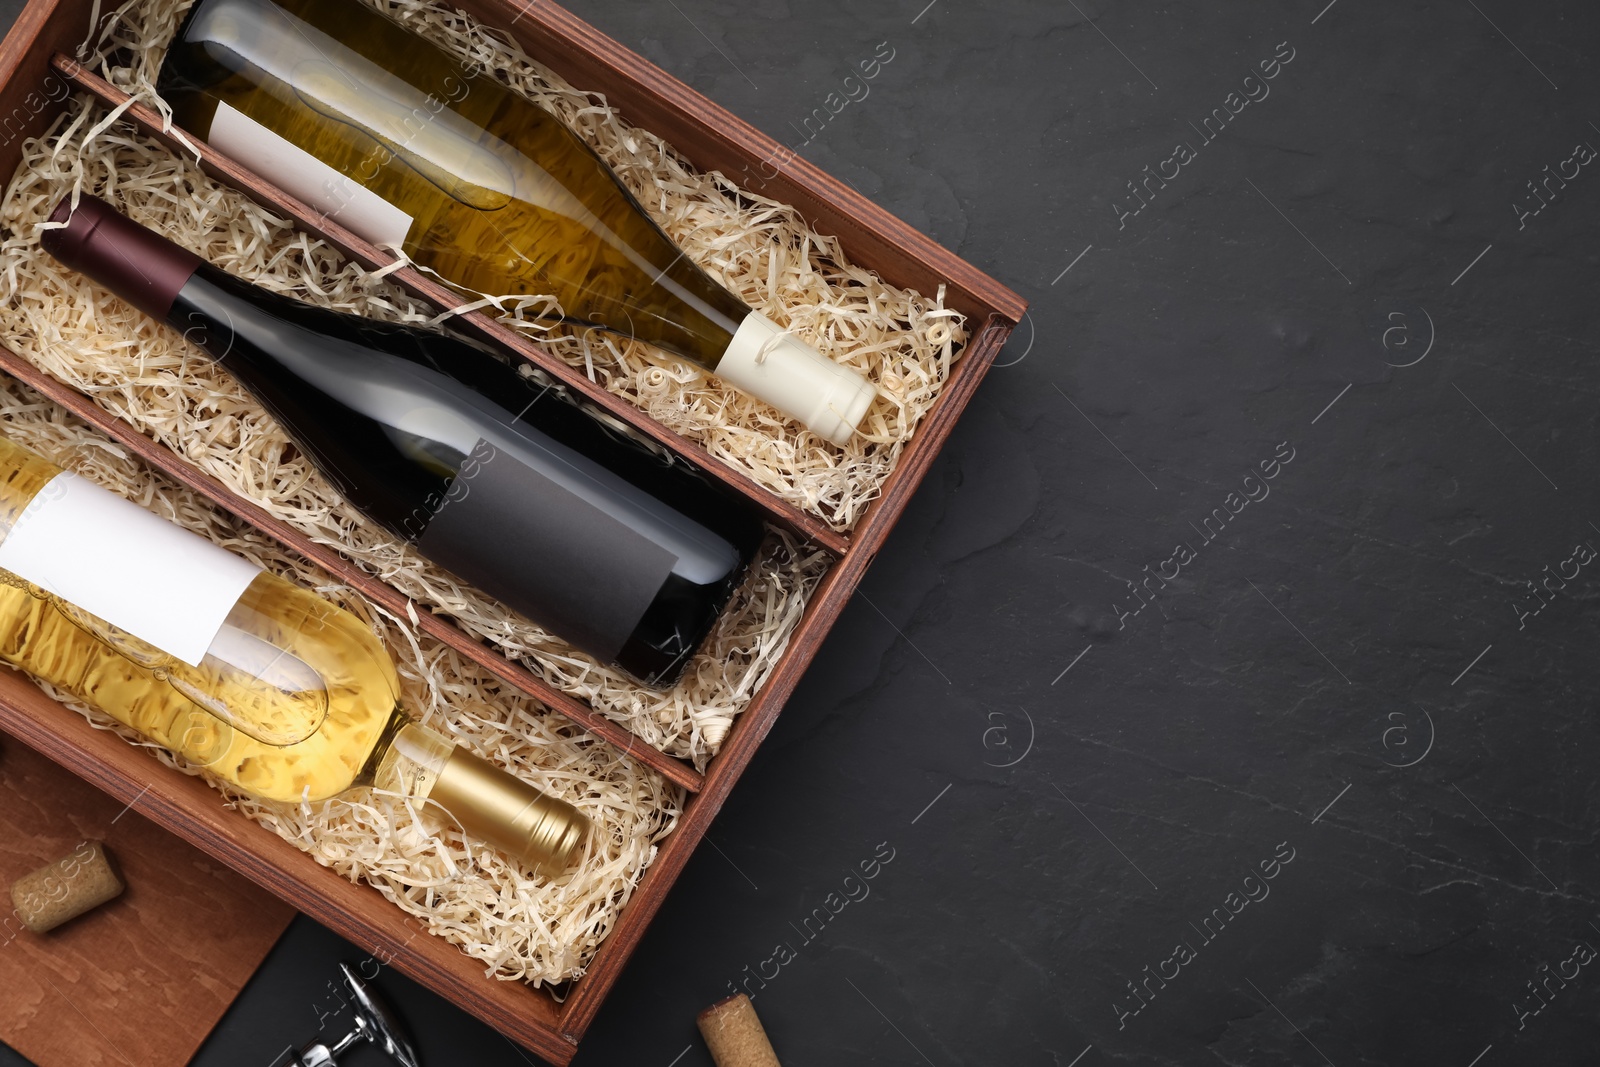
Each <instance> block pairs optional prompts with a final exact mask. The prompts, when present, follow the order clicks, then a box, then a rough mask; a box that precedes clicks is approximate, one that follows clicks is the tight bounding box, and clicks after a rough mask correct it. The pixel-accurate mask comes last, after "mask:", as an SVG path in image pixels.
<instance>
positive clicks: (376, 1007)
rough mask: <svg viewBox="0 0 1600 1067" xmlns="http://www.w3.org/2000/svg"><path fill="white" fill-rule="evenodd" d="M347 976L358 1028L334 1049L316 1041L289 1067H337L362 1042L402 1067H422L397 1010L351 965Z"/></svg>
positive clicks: (343, 965)
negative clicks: (341, 1056)
mask: <svg viewBox="0 0 1600 1067" xmlns="http://www.w3.org/2000/svg"><path fill="white" fill-rule="evenodd" d="M339 970H341V971H343V972H344V983H345V985H346V986H348V987H349V989H350V997H351V1001H352V1002H353V1004H354V1007H355V1014H356V1026H355V1029H354V1030H351V1031H350V1032H349V1033H348V1034H346V1035H344V1037H342V1038H340V1039H339V1040H338V1041H335V1042H334V1043H333V1044H331V1045H327V1044H324V1043H322V1042H321V1041H313V1042H311V1044H309V1045H307V1046H306V1047H305V1048H303V1049H301V1050H300V1051H299V1052H298V1053H296V1054H295V1058H294V1059H293V1060H292V1061H291V1062H290V1065H289V1067H337V1065H338V1059H337V1057H338V1056H339V1055H340V1054H341V1053H343V1052H344V1051H345V1050H346V1049H348V1048H350V1046H352V1045H355V1044H357V1043H359V1042H361V1041H366V1042H367V1043H368V1044H370V1045H373V1046H375V1047H376V1048H378V1049H379V1050H380V1051H382V1052H384V1053H386V1054H387V1055H388V1057H389V1058H390V1059H391V1060H393V1061H394V1062H395V1063H397V1064H399V1065H400V1067H420V1064H419V1063H418V1061H417V1054H416V1052H414V1051H413V1050H412V1048H411V1042H410V1041H409V1040H408V1039H407V1038H406V1036H405V1030H404V1028H403V1027H402V1026H401V1024H400V1020H399V1018H398V1017H397V1016H396V1015H395V1014H394V1011H393V1009H391V1008H390V1007H389V1005H388V1004H386V1003H384V1001H383V998H381V997H379V996H378V994H377V991H376V990H373V989H371V988H369V987H368V986H367V984H366V983H365V982H363V981H362V980H361V979H360V978H359V977H357V975H356V972H355V971H353V970H351V969H350V965H349V964H348V963H341V964H339Z"/></svg>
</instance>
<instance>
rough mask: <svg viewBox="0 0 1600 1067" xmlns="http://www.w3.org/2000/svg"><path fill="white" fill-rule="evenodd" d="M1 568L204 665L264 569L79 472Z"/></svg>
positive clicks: (15, 537) (23, 527)
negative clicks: (225, 624)
mask: <svg viewBox="0 0 1600 1067" xmlns="http://www.w3.org/2000/svg"><path fill="white" fill-rule="evenodd" d="M0 568H4V569H6V570H8V571H10V572H11V573H12V574H15V575H17V576H18V577H20V578H23V579H25V580H27V581H30V582H32V583H33V584H34V585H37V586H38V587H40V588H41V589H44V590H46V591H48V592H51V593H54V594H55V595H56V596H59V597H60V598H61V599H62V600H65V601H67V602H68V603H71V604H73V605H75V606H77V607H79V608H81V609H83V610H84V611H87V612H88V613H89V614H91V615H93V616H95V617H96V618H100V619H103V620H105V621H106V622H109V623H110V624H111V625H113V626H115V627H117V628H118V629H120V630H126V631H127V632H128V633H130V634H132V635H133V636H135V637H137V638H139V639H140V640H141V641H144V642H145V643H147V644H150V645H154V646H155V647H156V648H158V649H160V650H161V651H163V652H165V653H167V654H168V655H170V656H174V657H176V658H177V659H180V660H182V661H183V662H185V663H187V664H189V666H191V667H198V666H199V665H200V661H201V660H202V659H204V658H205V654H206V649H208V648H210V647H211V642H212V641H213V640H215V639H216V636H217V631H218V630H221V629H222V623H223V622H224V620H226V619H227V617H228V613H229V612H230V611H232V610H233V605H234V604H235V603H237V602H238V600H239V598H240V597H241V596H243V595H244V591H245V588H246V587H247V586H249V584H250V583H251V582H252V581H254V580H255V577H256V575H257V574H259V573H261V568H259V567H257V566H256V565H255V564H253V563H247V562H246V561H244V560H242V559H240V558H239V557H238V556H235V555H234V554H233V553H231V552H229V551H227V550H226V549H222V548H218V547H217V546H216V545H214V544H212V543H211V542H210V541H207V540H206V539H205V538H203V537H201V536H199V535H198V534H192V533H190V532H189V531H188V530H185V529H183V528H182V527H180V526H174V525H173V524H172V523H170V522H167V521H166V520H165V519H162V518H159V517H157V516H155V515H152V514H151V513H150V512H148V511H146V510H145V509H144V508H141V507H140V506H139V505H137V504H135V503H133V502H132V501H130V500H124V499H123V498H122V497H120V496H118V495H116V494H115V493H112V492H109V491H107V490H105V489H102V488H100V487H99V486H97V485H95V484H94V483H93V482H90V481H87V480H85V479H83V478H80V477H78V476H77V475H76V474H72V473H70V472H63V473H61V474H58V475H56V476H55V477H54V478H52V479H50V481H49V482H47V483H46V484H45V487H44V488H43V489H41V490H39V493H38V495H37V496H35V497H34V498H33V500H32V501H31V502H29V504H28V506H27V508H26V509H24V510H23V512H22V514H21V515H19V516H18V517H17V522H16V525H15V526H13V527H12V530H11V533H10V534H8V535H7V536H6V539H5V541H3V542H0Z"/></svg>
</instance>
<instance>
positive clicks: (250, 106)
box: [157, 0, 877, 445]
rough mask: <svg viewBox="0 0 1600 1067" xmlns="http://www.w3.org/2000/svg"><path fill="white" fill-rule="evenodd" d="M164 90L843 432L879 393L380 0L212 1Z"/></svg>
mask: <svg viewBox="0 0 1600 1067" xmlns="http://www.w3.org/2000/svg"><path fill="white" fill-rule="evenodd" d="M157 88H158V90H159V91H160V93H161V95H162V96H163V98H164V99H165V100H166V101H167V102H168V103H169V104H170V105H171V106H172V108H173V114H174V119H175V121H176V122H177V124H178V125H179V126H180V127H182V128H183V129H185V130H187V131H189V132H190V133H193V134H196V135H198V136H200V137H202V138H204V139H205V140H207V141H208V142H209V143H210V145H211V146H212V147H213V148H215V149H217V150H218V151H220V152H222V153H223V154H224V155H227V156H230V157H232V158H233V159H234V160H236V161H237V162H239V163H242V164H244V165H245V166H247V167H249V168H251V169H252V170H254V171H255V172H256V173H257V174H259V175H261V176H262V177H264V178H266V179H267V180H269V181H271V182H273V183H275V184H276V185H278V186H279V187H280V188H282V189H284V190H285V191H286V192H288V193H290V194H292V195H294V196H296V197H298V198H299V199H301V200H302V201H304V202H305V203H307V204H309V205H311V206H312V207H313V208H315V209H316V210H317V211H319V212H321V213H322V214H323V217H324V218H331V219H334V220H335V221H337V222H338V223H339V224H340V225H342V226H344V227H345V228H346V229H349V230H350V231H352V232H353V233H355V234H357V235H358V236H360V237H362V238H364V239H366V240H367V241H369V242H371V243H372V244H375V245H378V246H380V247H382V246H388V247H391V248H398V249H400V250H402V251H404V252H405V254H406V255H407V256H409V257H410V258H411V259H412V260H413V261H415V262H417V263H419V264H421V265H423V266H425V267H428V268H430V269H432V270H434V271H436V272H437V273H438V274H439V275H440V276H442V277H444V278H445V279H447V280H449V281H452V282H455V283H457V284H459V285H461V286H464V287H466V288H469V289H472V290H476V291H478V292H482V293H489V294H493V295H497V296H498V295H520V294H539V295H550V296H553V297H555V298H556V300H557V301H559V303H560V306H561V310H562V314H563V315H564V316H565V317H566V319H567V320H569V321H572V322H577V323H581V324H588V325H592V326H596V327H600V328H602V329H606V330H611V331H614V332H617V333H620V334H625V335H628V336H632V337H636V338H638V339H639V340H642V341H645V342H648V343H650V344H652V345H656V346H658V347H660V348H663V349H665V350H667V351H669V352H673V353H676V354H677V355H680V356H682V357H684V358H686V359H689V360H692V361H693V362H695V363H696V364H698V365H700V366H701V367H703V368H704V369H706V370H708V371H711V372H713V373H715V374H716V375H717V376H718V377H720V378H721V379H722V380H723V381H725V382H727V383H728V384H729V385H732V386H734V387H735V388H738V389H740V390H742V391H744V392H746V393H748V394H749V395H751V396H754V397H756V398H757V399H759V400H762V401H764V402H766V403H768V404H771V405H772V406H774V407H776V408H778V409H779V410H780V411H783V412H784V413H785V414H787V415H790V416H792V417H794V418H797V419H799V420H800V421H801V422H803V423H804V424H805V425H806V426H807V427H809V428H810V429H811V430H812V431H814V432H815V433H817V434H818V435H819V436H821V437H823V438H825V439H827V440H828V441H830V442H832V443H834V444H837V445H843V444H846V443H847V442H848V441H849V440H850V438H851V436H852V435H853V434H854V432H855V430H856V427H857V426H858V425H859V424H860V422H861V419H862V418H863V417H864V416H865V414H866V411H867V409H868V407H869V406H870V405H871V403H872V400H873V398H874V397H875V396H876V395H877V390H876V389H875V388H874V387H873V385H872V384H871V383H870V382H868V381H867V380H866V379H865V378H864V377H862V376H861V375H860V374H858V373H856V372H855V371H853V370H851V369H849V368H847V367H843V366H841V365H839V364H837V363H835V362H833V361H832V360H830V359H828V358H827V357H826V356H824V355H823V354H822V353H820V352H818V351H816V350H815V349H814V348H812V347H810V346H809V345H806V344H804V343H803V342H801V341H800V340H799V339H798V338H796V337H794V336H793V335H790V334H787V333H785V332H784V331H783V330H782V329H781V328H780V327H779V326H777V325H776V324H775V323H773V322H772V320H770V319H768V318H767V317H766V316H764V315H762V314H760V313H759V312H756V311H753V310H751V309H750V308H749V307H747V306H745V304H744V302H743V301H741V300H740V299H739V298H738V297H737V296H735V295H734V294H732V293H730V292H728V291H727V290H726V289H725V288H724V287H723V286H721V285H719V284H718V283H717V282H715V281H713V280H712V279H711V277H710V276H709V275H707V274H706V272H705V271H704V270H702V269H701V268H700V267H699V266H697V265H696V264H694V263H693V262H691V261H690V260H689V259H688V258H687V257H686V256H685V255H684V253H683V251H682V250H681V249H679V248H678V247H677V246H676V245H675V244H674V243H673V241H672V240H671V239H670V238H669V237H668V236H667V235H666V234H665V233H664V232H662V230H661V228H660V227H659V226H657V225H656V224H655V222H654V221H653V220H652V219H651V218H650V217H649V216H648V215H647V214H645V212H644V210H643V209H642V208H641V207H640V206H639V203H638V202H637V201H636V200H635V199H634V198H633V197H632V196H631V195H630V194H629V193H628V191H627V190H626V189H624V188H623V186H622V184H621V183H620V182H619V181H618V180H617V178H616V175H615V174H613V173H612V171H611V170H610V168H608V167H607V166H606V164H605V163H604V161H602V160H601V159H600V157H599V156H598V155H596V154H595V152H594V151H593V150H592V149H591V148H590V147H589V146H588V145H587V144H585V143H584V142H583V141H582V140H581V139H580V138H579V137H578V135H577V134H576V133H574V132H573V131H572V130H571V129H570V128H568V127H567V125H566V124H565V123H564V122H562V121H561V120H560V119H559V118H558V117H557V116H555V115H553V114H551V113H550V112H548V111H546V110H544V109H543V108H540V107H538V106H537V105H535V104H533V103H531V102H529V101H528V100H526V99H525V98H523V97H521V96H519V95H517V94H515V93H513V92H511V91H510V90H508V89H506V88H505V87H503V86H501V85H500V84H498V83H497V82H495V81H494V80H493V79H492V78H490V77H488V76H485V75H480V74H475V73H473V72H471V71H468V70H467V69H466V68H464V67H463V66H462V65H461V64H460V63H458V62H457V61H456V60H455V59H454V58H452V57H451V56H450V55H448V54H447V53H445V52H444V51H443V50H441V49H440V48H438V47H437V46H435V45H433V44H432V43H430V42H428V41H426V40H424V39H423V38H421V37H418V36H417V35H415V34H413V33H411V32H410V31H409V30H407V29H406V28H404V27H402V26H401V25H399V24H398V23H396V22H394V21H392V20H390V19H388V18H386V17H384V16H383V15H381V14H379V13H378V12H376V11H374V10H372V9H371V8H369V7H368V6H366V5H365V4H363V3H361V2H360V0H199V2H198V3H196V4H195V6H194V7H193V8H192V9H191V10H190V12H189V14H188V16H187V17H186V18H185V20H184V23H183V25H182V27H181V28H180V29H179V31H178V33H177V35H176V37H175V39H174V40H173V41H172V44H171V46H170V48H169V49H168V52H167V55H166V58H165V60H164V62H163V64H162V69H161V75H160V78H159V81H158V86H157Z"/></svg>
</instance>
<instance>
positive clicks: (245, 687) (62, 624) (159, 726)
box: [0, 439, 426, 802]
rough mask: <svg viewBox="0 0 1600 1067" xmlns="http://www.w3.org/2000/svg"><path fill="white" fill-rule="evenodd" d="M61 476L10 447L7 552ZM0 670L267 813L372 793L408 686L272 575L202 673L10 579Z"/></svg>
mask: <svg viewBox="0 0 1600 1067" xmlns="http://www.w3.org/2000/svg"><path fill="white" fill-rule="evenodd" d="M57 473H58V470H57V468H56V467H54V466H53V465H52V464H50V463H47V462H45V461H44V460H42V459H39V458H38V457H36V456H33V455H31V454H30V453H28V452H26V451H24V450H23V449H21V448H18V447H17V446H15V445H13V444H11V443H10V442H8V441H4V440H3V439H0V479H3V480H0V540H3V537H4V535H6V534H9V533H10V532H11V530H12V528H13V526H14V524H15V523H16V520H17V517H18V516H19V515H20V514H21V513H22V510H23V509H24V508H25V507H26V506H27V504H28V502H29V501H30V500H32V499H33V497H34V496H35V495H36V494H37V493H38V492H39V490H40V489H41V488H43V486H44V485H45V483H47V482H48V481H49V480H50V479H51V478H53V477H54V476H55V475H56V474H57ZM0 659H4V660H5V661H6V662H7V663H10V664H11V665H13V666H15V667H19V668H21V669H22V670H24V671H26V672H27V673H29V674H31V675H33V676H34V677H36V678H39V679H42V680H44V681H47V682H50V683H52V684H54V685H58V686H60V687H61V688H63V689H65V690H67V691H69V692H71V693H73V694H74V695H76V696H78V697H80V698H82V699H83V700H84V701H86V702H88V703H89V704H92V705H93V706H95V707H96V708H99V709H100V710H101V711H104V712H105V713H106V714H108V715H110V716H111V717H112V718H114V719H116V720H117V721H118V722H121V723H123V724H124V725H126V726H130V727H132V728H133V729H135V730H137V731H138V732H139V733H141V734H143V735H144V736H145V737H148V738H149V739H151V740H152V741H155V742H157V743H158V744H160V745H162V746H164V747H165V748H168V749H170V750H172V751H173V752H176V753H178V754H180V755H182V756H183V757H184V758H185V759H186V760H188V761H189V762H190V763H193V764H196V765H198V766H201V767H204V768H206V769H207V770H208V771H210V772H211V773H213V774H215V775H217V776H218V777H219V778H222V779H225V780H226V781H229V782H232V783H234V784H235V785H237V786H239V787H240V788H242V789H244V790H245V791H246V792H249V793H252V794H254V795H255V796H258V797H261V798H263V799H266V800H275V801H289V802H293V801H299V800H302V799H308V800H322V799H325V798H327V797H331V796H334V795H336V794H338V793H340V792H342V791H344V790H345V789H348V788H349V787H350V786H352V785H355V784H364V781H363V779H364V772H367V771H368V764H369V761H371V760H372V757H373V754H374V750H375V749H376V748H377V746H378V744H379V742H380V740H384V739H385V734H386V731H387V730H388V728H389V726H390V722H391V719H393V718H394V717H395V716H396V714H397V712H396V702H397V699H398V692H399V684H398V679H397V678H396V676H395V672H394V666H393V665H392V663H391V662H390V660H389V656H388V654H387V653H386V652H385V651H384V649H383V646H382V645H381V644H380V643H379V642H378V639H377V638H376V637H375V636H374V635H373V634H372V633H371V632H370V631H369V630H368V629H367V628H366V627H365V626H363V625H362V624H361V623H360V621H359V620H358V619H356V618H355V616H353V615H351V614H350V613H348V612H346V611H342V610H340V609H339V608H337V607H335V606H333V605H332V604H329V603H328V602H327V601H324V600H323V599H321V598H320V597H317V596H315V595H313V594H312V593H310V592H307V591H306V590H303V589H300V588H299V587H297V586H294V585H291V584H290V583H288V582H286V581H284V580H283V579H281V578H278V577H276V576H274V575H271V574H268V573H266V572H262V573H261V574H259V575H257V576H256V578H255V580H254V581H253V582H252V583H251V584H250V586H249V588H248V589H246V590H245V593H244V595H243V596H242V597H240V599H239V601H238V603H237V604H235V606H234V608H233V610H232V612H231V613H229V615H228V617H227V620H226V621H225V622H224V623H223V626H222V629H221V630H220V631H219V633H218V635H217V638H216V640H214V641H213V642H212V644H211V648H210V650H209V651H208V652H207V654H206V656H205V658H204V659H203V660H201V662H200V665H199V666H198V667H191V666H190V665H189V664H187V663H184V662H183V661H181V660H178V659H176V658H174V657H172V656H170V655H168V654H166V653H165V652H162V651H160V650H159V649H156V648H154V647H152V646H151V645H149V644H146V643H145V642H143V641H141V640H140V639H138V638H136V637H134V636H132V635H131V634H129V633H127V632H125V631H123V630H119V629H117V628H116V627H114V626H111V625H110V624H108V623H106V622H104V621H103V620H101V619H97V618H95V617H94V616H92V615H89V614H88V613H87V612H84V611H82V610H80V609H79V608H77V607H75V606H73V605H71V604H69V603H67V602H65V601H63V600H61V599H60V598H59V597H56V596H53V595H51V594H50V593H47V592H46V591H45V590H43V589H41V588H39V587H38V586H36V585H34V584H32V583H30V582H26V581H24V580H22V579H21V578H18V577H17V576H16V575H14V574H12V573H11V572H9V571H5V570H0ZM370 778H371V775H370V773H367V774H366V775H365V779H366V780H370ZM424 795H426V794H424Z"/></svg>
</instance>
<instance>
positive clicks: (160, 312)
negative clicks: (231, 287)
mask: <svg viewBox="0 0 1600 1067" xmlns="http://www.w3.org/2000/svg"><path fill="white" fill-rule="evenodd" d="M50 221H51V222H52V223H63V224H64V225H60V226H55V227H52V228H50V229H47V230H45V231H44V232H43V233H42V234H41V235H40V238H39V243H40V244H41V245H42V246H43V247H44V250H45V251H46V252H49V253H50V254H51V255H52V256H54V257H55V258H56V259H57V260H59V261H60V262H61V263H62V264H63V265H64V266H67V267H71V268H72V269H73V270H76V271H81V272H83V273H84V274H86V275H88V276H89V277H90V278H93V279H94V280H95V281H96V282H99V283H100V284H101V285H103V286H105V287H106V288H107V289H109V290H111V291H112V292H113V293H115V294H116V295H117V296H119V297H121V298H122V299H123V300H126V301H127V302H128V303H130V304H132V305H133V306H134V307H136V308H138V309H139V310H140V311H143V312H144V313H145V314H147V315H151V316H153V317H155V318H158V319H161V320H163V321H165V319H166V318H167V315H168V313H169V312H170V311H171V310H172V303H173V301H174V300H176V299H177V296H178V291H179V290H181V289H182V288H183V287H184V284H185V283H187V282H188V280H189V278H190V277H191V276H192V275H193V274H194V272H195V271H196V270H198V269H199V268H200V266H201V265H202V264H203V263H204V262H205V260H203V259H201V258H200V257H199V256H197V255H195V254H194V253H193V252H191V251H189V250H188V249H186V248H181V247H179V246H178V245H175V244H173V243H172V242H171V241H169V240H167V239H166V238H165V237H162V236H161V235H160V234H157V233H153V232H152V231H150V230H147V229H145V228H144V227H143V226H140V225H139V224H138V223H136V222H134V221H133V220H132V219H129V218H127V217H126V216H124V215H122V214H120V213H119V212H118V211H117V210H116V209H115V208H113V207H112V206H111V205H110V204H107V203H106V202H105V201H104V200H99V199H97V198H95V197H92V196H82V197H80V198H79V201H78V205H77V207H76V208H74V207H73V205H72V198H71V197H70V196H67V197H63V198H62V200H61V202H60V203H59V204H57V205H56V208H55V211H53V212H52V213H51V215H50Z"/></svg>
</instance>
